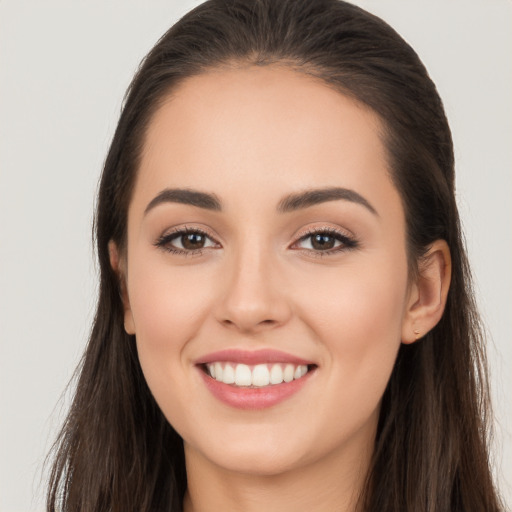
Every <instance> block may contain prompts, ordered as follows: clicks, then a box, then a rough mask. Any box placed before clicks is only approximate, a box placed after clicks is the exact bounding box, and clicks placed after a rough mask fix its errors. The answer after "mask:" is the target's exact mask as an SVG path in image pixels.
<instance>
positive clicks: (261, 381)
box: [200, 361, 316, 388]
mask: <svg viewBox="0 0 512 512" xmlns="http://www.w3.org/2000/svg"><path fill="white" fill-rule="evenodd" d="M200 368H201V369H202V371H203V372H204V373H206V375H208V376H209V377H211V378H212V379H215V380H216V381H217V382H222V383H223V384H228V385H230V386H233V387H237V388H265V387H270V386H277V385H279V384H283V383H289V382H292V381H295V380H299V379H302V378H303V377H304V376H305V375H306V374H307V373H309V372H311V371H313V370H314V369H315V368H316V365H314V364H293V363H283V362H271V363H260V364H255V365H248V364H244V363H232V362H229V361H215V362H209V363H204V364H201V365H200Z"/></svg>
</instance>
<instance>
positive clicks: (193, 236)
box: [155, 228, 219, 254]
mask: <svg viewBox="0 0 512 512" xmlns="http://www.w3.org/2000/svg"><path fill="white" fill-rule="evenodd" d="M155 245H156V246H157V247H160V248H162V249H164V250H166V251H168V252H171V253H175V254H197V253H198V252H201V250H202V249H207V248H210V247H219V244H218V243H217V242H215V241H214V240H213V239H212V238H211V237H210V236H209V235H208V234H207V233H205V232H204V231H201V230H200V229H197V228H194V229H190V228H185V229H180V230H176V231H173V232H172V233H169V234H167V235H163V236H161V237H160V238H159V239H158V240H157V241H156V243H155Z"/></svg>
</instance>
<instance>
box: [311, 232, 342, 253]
mask: <svg viewBox="0 0 512 512" xmlns="http://www.w3.org/2000/svg"><path fill="white" fill-rule="evenodd" d="M335 244H336V239H335V238H334V237H333V236H332V235H329V234H326V233H317V234H316V235H312V236H311V246H312V247H313V249H316V250H319V251H323V250H327V249H332V248H334V245H335Z"/></svg>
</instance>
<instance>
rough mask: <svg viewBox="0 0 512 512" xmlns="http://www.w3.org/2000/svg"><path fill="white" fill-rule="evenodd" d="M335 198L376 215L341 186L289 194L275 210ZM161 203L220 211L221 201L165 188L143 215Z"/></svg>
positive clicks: (366, 204) (365, 201) (298, 207)
mask: <svg viewBox="0 0 512 512" xmlns="http://www.w3.org/2000/svg"><path fill="white" fill-rule="evenodd" d="M337 200H343V201H349V202H352V203H356V204H360V205H361V206H364V207H365V208H366V209H367V210H368V211H370V212H371V213H373V214H374V215H377V216H378V213H377V210H376V209H375V208H374V207H373V206H372V205H371V204H370V203H369V202H368V201H367V200H366V199H365V198H364V197H363V196H362V195H360V194H358V193H357V192H356V191H355V190H351V189H348V188H342V187H328V188H320V189H313V190H306V191H304V192H298V193H295V194H290V195H288V196H285V197H284V198H283V199H281V201H279V204H278V205H277V211H278V212H279V213H289V212H293V211H296V210H302V209H303V208H309V207H311V206H315V205H317V204H321V203H326V202H328V201H337ZM162 203H181V204H188V205H190V206H197V207H198V208H204V209H205V210H212V211H217V212H220V211H222V203H221V201H220V199H219V198H218V197H217V196H216V195H215V194H212V193H208V192H201V191H199V190H192V189H184V188H166V189H164V190H162V191H161V192H160V193H159V194H158V195H156V196H155V197H154V198H153V199H152V200H151V201H150V203H149V204H148V205H147V207H146V209H145V210H144V215H146V214H147V213H148V212H149V211H150V210H152V209H153V208H155V207H156V206H158V205H160V204H162Z"/></svg>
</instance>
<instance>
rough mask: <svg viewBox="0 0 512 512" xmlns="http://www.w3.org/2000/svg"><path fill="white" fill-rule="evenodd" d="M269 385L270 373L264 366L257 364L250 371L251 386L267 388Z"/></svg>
mask: <svg viewBox="0 0 512 512" xmlns="http://www.w3.org/2000/svg"><path fill="white" fill-rule="evenodd" d="M269 383H270V372H269V371H268V368H267V365H266V364H257V365H256V366H255V367H254V369H253V371H252V385H253V386H258V387H261V386H268V385H269Z"/></svg>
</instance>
